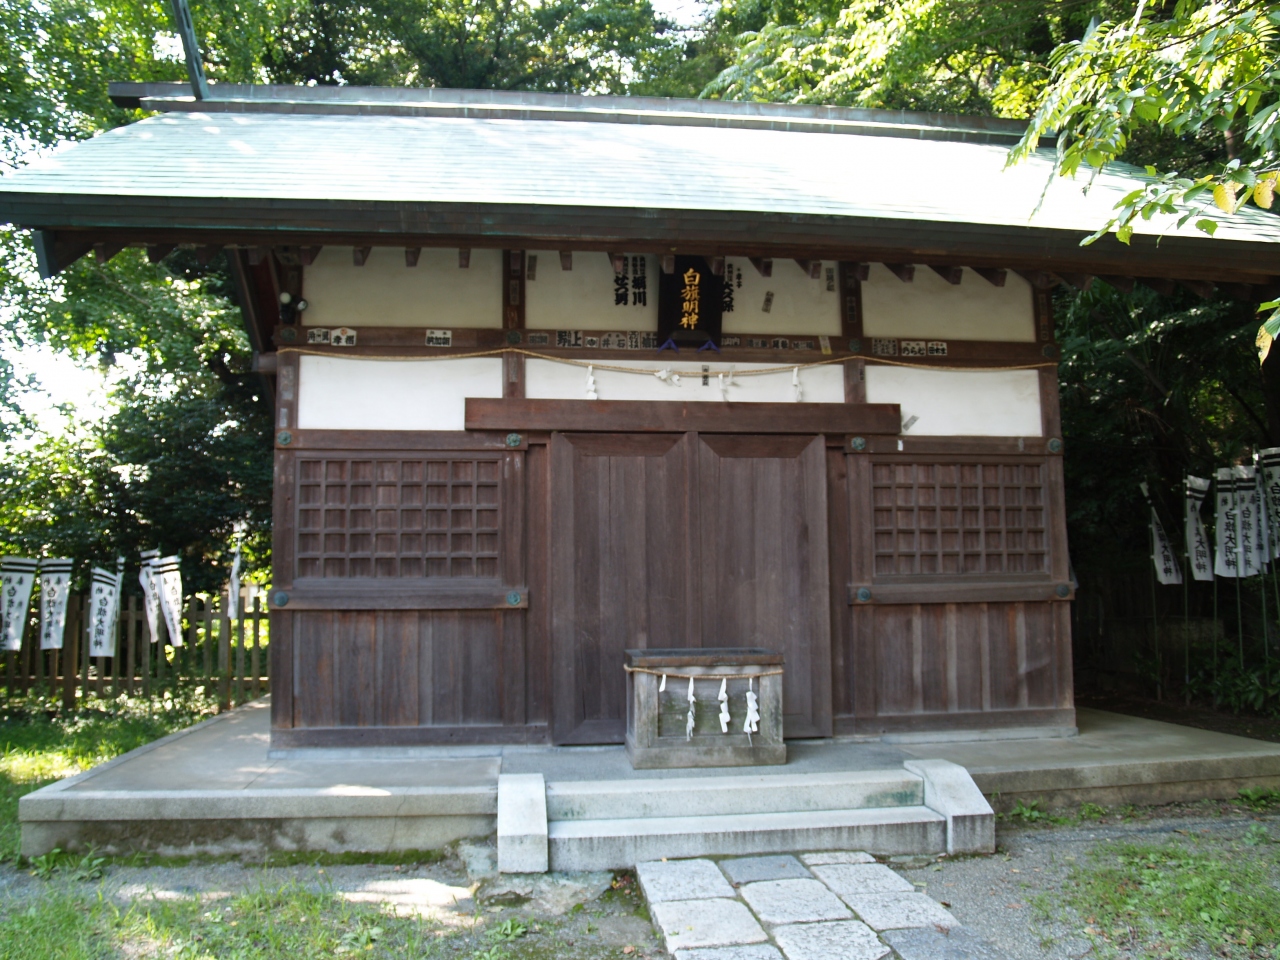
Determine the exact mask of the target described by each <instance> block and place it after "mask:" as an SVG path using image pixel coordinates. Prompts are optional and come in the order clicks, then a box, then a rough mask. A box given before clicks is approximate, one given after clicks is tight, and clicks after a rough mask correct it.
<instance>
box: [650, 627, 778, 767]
mask: <svg viewBox="0 0 1280 960" xmlns="http://www.w3.org/2000/svg"><path fill="white" fill-rule="evenodd" d="M782 661H783V657H782V654H781V653H779V652H777V651H774V650H762V649H759V648H740V649H734V648H725V649H720V650H708V649H688V650H628V651H626V671H627V737H626V743H627V756H628V757H629V758H630V759H631V765H632V766H633V767H635V768H636V769H648V770H651V769H657V768H666V767H749V766H755V765H757V764H766V763H786V762H787V747H786V744H784V743H783V742H782V669H783V663H782ZM664 676H665V677H666V684H665V687H666V689H665V690H664V689H660V688H661V687H662V686H663V677H664ZM690 679H692V681H693V687H694V704H693V730H692V732H691V733H690V731H689V728H688V718H689V707H690V704H689V682H690ZM722 682H723V684H724V687H725V694H726V695H727V697H728V701H727V703H728V708H729V720H728V730H727V732H726V731H724V730H723V729H722V724H721V719H720V718H721V701H720V700H719V694H720V687H721V683H722ZM748 691H751V692H753V693H754V694H755V696H756V704H757V706H756V708H757V709H758V711H759V714H760V716H759V719H758V720H757V721H756V727H757V729H756V731H755V732H753V733H751V734H747V733H746V732H744V730H743V725H744V722H745V721H746V720H747V711H748V697H747V693H748Z"/></svg>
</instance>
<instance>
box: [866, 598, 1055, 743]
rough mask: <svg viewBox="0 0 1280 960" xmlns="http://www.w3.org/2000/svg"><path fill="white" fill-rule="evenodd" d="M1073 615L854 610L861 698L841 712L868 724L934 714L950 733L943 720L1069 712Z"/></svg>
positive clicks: (941, 606) (991, 606) (1001, 606)
mask: <svg viewBox="0 0 1280 960" xmlns="http://www.w3.org/2000/svg"><path fill="white" fill-rule="evenodd" d="M1065 610H1066V605H1065V604H1063V603H1056V602H1052V603H1051V602H1039V603H1031V602H1014V603H901V604H898V605H884V606H874V605H863V606H859V607H854V608H853V609H852V610H851V618H850V620H849V623H850V625H851V630H850V640H849V642H850V643H851V645H852V649H851V651H850V654H849V655H850V656H851V657H852V658H853V659H854V661H855V664H856V666H855V674H854V677H853V681H854V683H855V700H854V704H853V709H849V708H848V706H847V705H843V704H842V708H843V709H842V710H841V713H842V714H843V715H844V716H845V717H846V718H849V717H851V716H852V717H855V718H857V720H858V722H859V723H867V724H874V723H878V722H879V721H880V720H882V719H884V718H887V717H911V716H920V717H928V716H932V717H934V718H935V729H939V730H942V729H946V727H947V724H948V722H947V721H946V720H945V719H944V718H943V717H942V716H941V715H943V714H946V715H955V714H967V715H970V716H977V715H983V714H992V715H993V716H994V715H998V714H1009V715H1010V716H1012V715H1013V714H1016V713H1025V714H1027V715H1028V716H1030V715H1032V714H1036V713H1037V712H1044V711H1046V710H1049V711H1051V710H1055V709H1070V707H1071V703H1072V701H1071V697H1070V675H1069V672H1068V673H1067V674H1066V675H1064V674H1063V672H1062V670H1061V667H1062V664H1063V662H1064V658H1063V653H1062V651H1063V650H1064V649H1069V647H1070V637H1069V634H1068V633H1066V632H1065V631H1066V630H1067V629H1069V620H1068V618H1067V617H1065V616H1064V615H1063V611H1065ZM966 722H968V721H966ZM1027 722H1028V723H1031V722H1033V721H1027ZM1034 722H1040V721H1034ZM843 723H844V727H845V729H848V723H849V721H848V720H846V721H843ZM923 727H924V722H923V721H922V724H921V725H920V727H919V728H921V729H923Z"/></svg>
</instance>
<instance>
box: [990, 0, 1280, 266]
mask: <svg viewBox="0 0 1280 960" xmlns="http://www.w3.org/2000/svg"><path fill="white" fill-rule="evenodd" d="M1051 69H1052V75H1051V78H1050V82H1049V84H1048V86H1047V87H1046V88H1045V90H1044V91H1043V93H1042V95H1041V98H1040V104H1039V106H1038V107H1037V109H1036V112H1035V115H1034V117H1033V118H1032V122H1031V125H1030V127H1029V128H1028V130H1027V135H1026V137H1025V138H1024V139H1023V141H1022V143H1021V144H1020V145H1019V146H1018V148H1017V149H1016V150H1014V151H1013V154H1012V156H1011V161H1012V162H1017V161H1018V160H1020V159H1022V158H1023V157H1026V156H1028V155H1029V154H1030V153H1031V152H1032V151H1034V150H1035V149H1036V148H1037V146H1038V145H1039V141H1040V138H1041V137H1042V136H1043V135H1044V134H1046V133H1048V132H1051V131H1052V132H1054V133H1056V135H1057V150H1056V164H1057V167H1056V169H1057V172H1058V173H1059V174H1060V175H1062V176H1074V175H1075V174H1076V172H1077V171H1079V170H1082V169H1083V170H1094V171H1097V170H1101V169H1102V168H1103V167H1104V166H1105V165H1106V164H1108V163H1111V162H1113V161H1115V160H1119V159H1124V160H1138V161H1145V162H1146V164H1147V172H1148V174H1149V176H1150V177H1151V181H1150V182H1149V183H1147V184H1145V185H1144V186H1143V187H1141V188H1139V189H1137V190H1134V191H1133V192H1132V193H1130V194H1129V195H1128V196H1127V197H1125V198H1124V199H1123V200H1122V201H1121V202H1120V203H1119V204H1118V205H1117V213H1116V216H1115V217H1113V218H1112V219H1111V220H1110V221H1108V222H1107V223H1105V224H1101V225H1100V226H1099V230H1098V231H1097V233H1095V234H1094V235H1093V236H1092V237H1090V238H1088V240H1087V241H1086V242H1092V240H1094V239H1096V238H1097V237H1099V236H1101V235H1103V234H1105V233H1107V232H1110V231H1113V230H1114V231H1115V233H1116V236H1117V237H1118V239H1119V240H1120V241H1121V242H1124V243H1127V242H1128V241H1129V238H1130V236H1131V235H1132V233H1133V222H1134V220H1135V219H1137V218H1138V217H1143V218H1144V219H1150V218H1151V217H1152V216H1156V215H1158V214H1166V215H1175V214H1176V215H1178V217H1179V220H1178V223H1179V225H1182V224H1184V223H1186V222H1187V221H1189V220H1193V219H1194V220H1195V224H1196V226H1197V227H1198V228H1199V229H1201V230H1203V231H1204V232H1205V233H1208V234H1212V233H1213V232H1214V230H1215V229H1217V222H1218V217H1219V216H1221V215H1229V214H1232V213H1235V212H1236V210H1238V209H1239V208H1240V207H1241V206H1243V205H1244V204H1245V203H1247V202H1249V201H1250V200H1252V201H1253V202H1255V203H1256V204H1257V205H1258V206H1260V207H1263V208H1265V209H1269V208H1270V207H1271V205H1272V200H1273V195H1274V192H1275V186H1276V179H1277V177H1278V176H1280V5H1275V4H1264V3H1257V2H1221V3H1209V4H1205V3H1196V2H1192V0H1179V2H1177V3H1176V4H1174V5H1173V6H1172V8H1171V10H1169V11H1168V12H1166V11H1164V10H1162V9H1161V8H1160V7H1154V8H1153V7H1149V6H1147V5H1146V4H1145V3H1143V4H1140V5H1139V6H1138V9H1137V10H1136V11H1135V12H1134V13H1133V14H1132V16H1131V17H1129V18H1125V19H1118V20H1112V21H1107V22H1103V23H1097V24H1095V25H1093V26H1092V27H1091V28H1090V29H1089V31H1088V32H1087V33H1086V34H1085V36H1084V37H1082V38H1081V39H1079V40H1075V41H1071V42H1067V43H1064V44H1063V45H1062V46H1060V47H1059V48H1058V49H1057V50H1056V51H1055V52H1054V54H1053V57H1052V60H1051ZM1173 138H1176V139H1179V140H1183V141H1190V142H1193V143H1195V142H1198V141H1204V140H1207V141H1209V143H1210V144H1211V146H1210V149H1208V150H1204V149H1195V150H1191V151H1186V150H1182V151H1176V152H1172V153H1173V155H1170V154H1171V151H1169V150H1168V149H1167V145H1168V144H1169V141H1170V139H1173ZM1152 147H1155V149H1154V150H1153V149H1152ZM1215 147H1216V149H1214V148H1215ZM1143 153H1147V154H1148V156H1146V157H1143V156H1142V154H1143Z"/></svg>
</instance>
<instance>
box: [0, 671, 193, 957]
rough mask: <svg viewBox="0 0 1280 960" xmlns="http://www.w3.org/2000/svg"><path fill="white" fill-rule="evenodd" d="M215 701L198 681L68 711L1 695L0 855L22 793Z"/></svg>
mask: <svg viewBox="0 0 1280 960" xmlns="http://www.w3.org/2000/svg"><path fill="white" fill-rule="evenodd" d="M216 708H217V698H216V696H215V694H214V692H213V691H206V689H205V688H204V687H192V688H189V689H181V690H178V691H176V692H173V691H166V692H165V693H164V695H163V696H162V697H156V698H151V699H143V698H141V697H129V696H126V695H121V696H119V697H116V698H114V699H103V698H100V697H96V696H93V695H90V696H88V697H86V698H84V699H83V700H82V701H81V702H80V705H79V709H77V710H76V711H74V712H73V713H69V714H64V713H61V712H60V711H59V710H58V708H57V704H56V703H55V702H53V701H50V700H48V699H46V698H43V697H35V696H32V697H27V698H22V699H18V698H15V699H12V700H9V701H8V702H6V703H5V704H4V706H3V707H2V708H0V863H3V862H5V861H7V860H12V859H14V858H16V857H17V855H18V842H19V830H18V798H19V797H21V796H22V795H23V794H27V793H30V792H31V791H33V790H37V789H39V788H40V787H42V786H44V785H45V784H47V783H52V782H53V781H55V780H60V779H62V778H63V777H67V776H70V775H72V774H75V773H79V772H80V771H82V770H87V769H89V768H90V767H92V766H95V765H96V764H99V763H102V762H103V761H105V760H110V759H111V758H112V757H116V756H119V755H120V754H122V753H127V752H128V751H130V750H132V749H134V748H135V747H140V746H142V745H143V744H144V743H150V742H151V741H152V740H157V739H159V738H160V737H163V736H165V735H166V734H169V733H172V732H173V731H175V730H180V729H182V728H183V727H187V726H190V725H191V724H193V723H196V722H197V721H199V720H203V719H205V718H206V717H209V716H212V715H213V713H214V712H215V710H216ZM2 956H3V955H2V954H0V957H2Z"/></svg>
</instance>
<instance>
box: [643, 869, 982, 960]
mask: <svg viewBox="0 0 1280 960" xmlns="http://www.w3.org/2000/svg"><path fill="white" fill-rule="evenodd" d="M801 860H804V861H805V862H807V863H809V864H810V867H811V869H812V874H813V875H812V876H810V875H809V872H808V871H806V870H805V868H804V866H802V865H801V863H800V861H801ZM721 871H723V873H722V872H721ZM636 873H637V875H638V876H639V878H640V884H641V887H642V889H643V890H644V892H645V894H646V896H648V898H649V904H650V912H651V914H652V916H653V920H654V922H655V923H656V924H657V925H658V927H659V928H660V929H661V931H662V935H663V937H664V939H665V940H666V944H667V949H668V950H669V951H670V952H672V953H673V954H674V955H675V960H881V958H886V957H888V956H889V955H890V954H891V953H892V954H893V956H894V960H1003V958H1002V957H1000V956H999V954H997V953H996V952H995V948H994V947H993V946H992V945H991V944H990V943H988V942H987V941H985V940H983V939H982V938H981V937H980V936H978V935H977V934H975V933H974V932H973V931H972V930H969V929H968V928H965V927H962V926H961V925H960V923H959V921H958V920H956V918H955V917H954V916H953V915H952V914H951V913H950V912H949V911H948V910H946V909H945V908H944V907H943V906H942V905H941V904H940V903H938V902H937V901H936V900H934V899H932V898H931V897H929V896H927V895H925V894H923V893H916V892H915V889H916V888H915V885H914V884H912V883H910V882H909V881H908V880H906V879H904V878H903V877H902V876H901V875H899V874H898V873H897V872H895V871H894V870H892V869H890V868H889V867H888V866H885V865H884V864H881V863H877V862H876V860H875V858H874V857H871V856H868V855H867V854H866V853H863V852H860V851H848V850H844V851H840V850H837V851H827V852H822V853H806V854H800V855H799V858H797V857H796V856H792V855H789V854H787V855H771V856H758V857H732V858H726V859H724V860H720V861H718V862H717V861H712V860H707V859H702V860H671V861H657V862H649V863H642V864H640V865H639V866H637V868H636ZM797 873H798V874H800V875H799V876H795V874H797ZM779 874H781V875H782V876H780V877H778V875H779ZM726 875H727V876H728V877H729V879H730V880H732V881H734V883H733V885H732V886H730V885H729V883H728V881H726V880H725V876H726ZM746 877H778V878H777V879H759V880H753V881H750V882H744V879H743V878H746ZM735 888H736V889H735ZM894 951H897V952H896V953H894Z"/></svg>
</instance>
